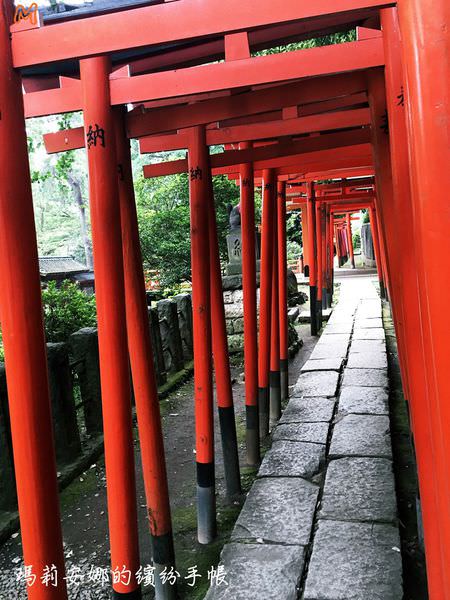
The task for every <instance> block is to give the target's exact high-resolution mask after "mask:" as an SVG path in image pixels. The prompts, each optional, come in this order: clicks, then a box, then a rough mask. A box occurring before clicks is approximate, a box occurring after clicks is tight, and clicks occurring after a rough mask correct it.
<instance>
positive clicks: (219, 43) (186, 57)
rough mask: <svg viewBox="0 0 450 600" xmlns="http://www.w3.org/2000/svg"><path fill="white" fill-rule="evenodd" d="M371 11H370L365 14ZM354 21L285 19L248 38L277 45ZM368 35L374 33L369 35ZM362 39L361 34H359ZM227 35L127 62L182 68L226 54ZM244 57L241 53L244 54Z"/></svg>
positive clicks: (256, 45) (138, 68)
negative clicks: (285, 21) (282, 22)
mask: <svg viewBox="0 0 450 600" xmlns="http://www.w3.org/2000/svg"><path fill="white" fill-rule="evenodd" d="M370 14H371V13H370V12H369V11H367V13H366V15H367V16H368V15H370ZM357 16H358V20H362V19H364V16H363V13H362V12H361V13H358V15H357ZM353 25H354V21H353V23H352V21H349V16H348V14H340V15H336V14H334V15H330V16H329V17H321V18H318V19H316V20H315V21H313V20H308V21H303V22H301V21H300V22H298V21H297V22H294V23H284V24H282V25H275V26H271V27H265V28H263V29H258V30H256V31H250V32H248V42H249V46H250V48H251V49H252V50H261V49H264V48H267V47H269V45H270V47H274V46H277V45H278V44H287V43H289V42H294V41H295V42H298V41H301V40H304V39H311V38H312V37H315V38H316V37H322V36H324V35H329V34H331V33H336V32H339V31H343V30H344V29H347V28H348V29H351V28H352V26H353ZM369 37H374V36H373V35H372V36H369ZM358 39H360V38H358ZM224 42H225V40H224V38H220V39H214V40H207V41H203V40H202V41H200V42H199V43H197V44H195V45H191V46H188V47H186V46H183V47H181V48H175V49H173V50H170V49H164V50H163V51H162V52H161V53H159V54H156V55H152V56H146V57H144V58H138V59H136V60H133V61H131V62H130V63H128V66H129V68H130V74H131V75H138V74H141V73H150V72H152V71H162V70H164V69H168V68H172V69H174V68H178V69H179V68H182V67H189V66H194V65H198V64H201V63H204V62H212V61H214V60H217V59H221V58H223V57H224V54H225V43H224ZM241 58H242V57H241ZM205 59H207V60H205Z"/></svg>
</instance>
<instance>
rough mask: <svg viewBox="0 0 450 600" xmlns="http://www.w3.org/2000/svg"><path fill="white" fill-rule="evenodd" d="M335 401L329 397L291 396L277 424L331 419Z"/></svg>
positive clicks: (317, 421) (316, 421)
mask: <svg viewBox="0 0 450 600" xmlns="http://www.w3.org/2000/svg"><path fill="white" fill-rule="evenodd" d="M335 403H336V401H335V399H333V400H331V399H329V398H291V399H290V400H289V404H288V405H287V407H286V408H285V409H284V412H283V414H282V416H281V419H280V421H279V424H280V425H281V424H282V423H320V422H328V421H331V419H332V418H333V412H334V405H335Z"/></svg>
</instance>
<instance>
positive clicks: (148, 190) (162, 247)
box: [135, 173, 239, 291]
mask: <svg viewBox="0 0 450 600" xmlns="http://www.w3.org/2000/svg"><path fill="white" fill-rule="evenodd" d="M213 189H214V202H215V207H216V219H217V233H218V239H219V252H220V256H221V259H222V261H225V260H226V257H227V251H226V235H227V232H228V210H227V206H228V204H232V205H235V204H237V203H238V202H239V188H238V187H237V186H236V185H235V184H234V183H232V182H230V181H229V180H228V179H227V178H226V177H224V176H220V177H214V178H213ZM135 190H136V201H137V206H138V219H139V229H140V239H141V248H142V257H143V261H144V266H145V268H146V269H149V270H155V271H157V272H158V276H159V280H160V283H161V287H162V288H168V290H169V291H173V289H174V288H177V287H178V286H179V284H180V283H181V282H183V281H190V278H191V255H190V252H191V250H190V244H191V242H190V217H189V182H188V177H187V174H184V173H183V174H181V175H172V176H170V177H163V178H159V179H158V180H153V179H144V177H142V176H139V177H138V179H137V181H136V182H135Z"/></svg>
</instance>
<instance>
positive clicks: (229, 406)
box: [208, 180, 241, 498]
mask: <svg viewBox="0 0 450 600" xmlns="http://www.w3.org/2000/svg"><path fill="white" fill-rule="evenodd" d="M208 211H209V214H208V217H209V218H208V225H209V272H210V285H211V331H212V352H213V358H214V372H215V381H216V396H217V407H218V412H219V423H220V434H221V438H222V452H223V462H224V471H225V486H226V490H227V495H228V496H229V497H230V498H233V497H234V496H237V495H239V494H240V493H241V476H240V471H239V454H238V445H237V435H236V421H235V418H234V404H233V389H232V386H231V373H230V357H229V354H228V339H227V328H226V323H225V309H224V305H223V292H222V274H221V269H220V256H219V242H218V239H217V223H216V209H215V206H214V192H213V188H212V180H211V188H210V198H209V207H208Z"/></svg>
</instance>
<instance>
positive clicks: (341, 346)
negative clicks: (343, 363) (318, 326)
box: [309, 336, 348, 360]
mask: <svg viewBox="0 0 450 600" xmlns="http://www.w3.org/2000/svg"><path fill="white" fill-rule="evenodd" d="M328 337H330V336H328ZM347 350H348V343H347V342H344V343H343V342H337V343H335V344H332V343H328V344H316V347H315V348H314V350H313V351H312V352H311V355H310V357H309V358H310V359H312V360H318V359H319V358H332V357H334V358H345V356H347Z"/></svg>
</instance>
